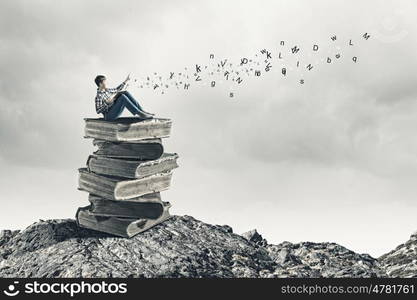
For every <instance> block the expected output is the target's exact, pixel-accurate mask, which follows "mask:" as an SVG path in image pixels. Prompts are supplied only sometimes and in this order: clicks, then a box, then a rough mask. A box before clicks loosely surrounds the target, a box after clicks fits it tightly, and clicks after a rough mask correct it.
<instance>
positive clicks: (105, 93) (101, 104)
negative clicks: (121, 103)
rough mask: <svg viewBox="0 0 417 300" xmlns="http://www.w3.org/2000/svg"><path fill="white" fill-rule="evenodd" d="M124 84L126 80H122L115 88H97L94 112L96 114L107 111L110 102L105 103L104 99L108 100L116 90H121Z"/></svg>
mask: <svg viewBox="0 0 417 300" xmlns="http://www.w3.org/2000/svg"><path fill="white" fill-rule="evenodd" d="M125 85H126V82H123V83H122V84H120V85H119V86H118V87H117V88H108V89H105V90H100V89H97V95H96V112H97V113H98V114H101V113H103V114H104V113H106V112H108V110H109V108H110V106H112V104H107V103H106V100H109V99H111V98H113V97H114V96H115V95H116V94H117V93H118V92H120V91H121V90H123V88H124V87H125Z"/></svg>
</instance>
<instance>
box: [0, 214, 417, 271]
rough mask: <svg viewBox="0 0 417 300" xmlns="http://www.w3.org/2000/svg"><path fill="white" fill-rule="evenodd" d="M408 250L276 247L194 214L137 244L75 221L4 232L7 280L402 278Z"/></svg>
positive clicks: (1, 267) (1, 249)
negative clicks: (377, 252) (377, 254)
mask: <svg viewBox="0 0 417 300" xmlns="http://www.w3.org/2000/svg"><path fill="white" fill-rule="evenodd" d="M407 243H408V242H407ZM407 243H406V244H405V245H408V244H407ZM412 243H413V245H415V244H414V243H415V240H413V242H412ZM405 247H408V248H407V249H409V250H407V251H405V252H404V251H402V249H403V245H401V246H400V249H399V248H397V250H396V251H398V250H401V251H400V253H401V255H403V256H404V257H403V256H401V258H399V259H398V260H397V259H395V260H394V259H393V258H391V257H392V255H391V254H390V253H389V254H387V255H386V256H383V257H382V258H380V261H378V260H376V259H374V258H372V257H371V256H369V255H367V254H357V253H355V252H353V251H350V250H349V249H346V248H345V247H342V246H340V245H338V244H335V243H311V242H303V243H297V244H293V243H290V242H283V243H281V244H278V245H270V244H268V243H267V242H266V240H265V239H264V238H262V236H261V235H260V234H259V233H258V232H257V231H256V230H252V231H251V232H249V233H245V234H244V236H240V235H237V234H234V233H233V230H232V228H231V227H230V226H227V225H224V226H219V225H210V224H206V223H203V222H201V221H198V220H196V219H194V218H193V217H190V216H174V217H173V218H172V219H170V220H168V221H166V222H164V223H162V224H160V225H158V226H155V227H153V228H151V229H149V230H148V231H146V232H144V233H142V234H139V235H137V236H135V237H134V238H131V239H125V238H119V237H114V236H111V235H108V234H104V233H100V232H95V231H92V230H88V229H83V228H79V227H78V226H77V225H76V223H75V221H74V220H71V219H65V220H46V221H39V222H37V223H34V224H32V225H31V226H29V227H28V228H26V229H25V230H23V231H10V230H4V231H1V232H0V277H41V278H43V277H224V278H230V277H255V278H256V277H265V278H272V277H381V276H383V277H386V276H387V273H386V272H385V270H388V274H390V275H394V276H396V275H398V276H399V274H405V273H401V271H399V269H400V268H401V267H402V266H403V265H404V264H407V266H410V264H412V259H413V257H414V259H415V252H412V251H413V250H412V249H415V246H412V245H411V244H410V245H408V246H405ZM413 247H414V248H413ZM395 253H397V252H395ZM413 255H414V256H413ZM394 256H395V257H398V255H397V254H394ZM405 256H407V258H406V257H405ZM403 263H404V264H403ZM406 270H407V272H406V274H408V276H410V277H411V276H416V274H417V272H416V270H415V269H412V268H407V269H406ZM413 270H414V271H413ZM413 272H414V273H413Z"/></svg>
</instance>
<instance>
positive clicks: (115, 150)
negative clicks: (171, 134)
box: [93, 139, 164, 160]
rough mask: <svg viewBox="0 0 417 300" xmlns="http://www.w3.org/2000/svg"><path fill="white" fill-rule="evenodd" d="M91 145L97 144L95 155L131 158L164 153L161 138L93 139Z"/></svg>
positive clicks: (141, 158) (142, 157)
mask: <svg viewBox="0 0 417 300" xmlns="http://www.w3.org/2000/svg"><path fill="white" fill-rule="evenodd" d="M93 145H94V146H97V148H98V149H97V150H96V151H95V152H94V154H95V155H100V156H106V157H114V158H131V159H140V160H148V159H158V158H160V157H161V156H162V154H163V153H164V146H163V145H162V140H161V139H147V140H139V141H132V142H109V141H104V140H98V139H94V140H93Z"/></svg>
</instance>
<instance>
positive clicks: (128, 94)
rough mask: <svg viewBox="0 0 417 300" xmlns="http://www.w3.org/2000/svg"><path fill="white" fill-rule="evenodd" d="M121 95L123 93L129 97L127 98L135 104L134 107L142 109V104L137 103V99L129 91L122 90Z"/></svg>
mask: <svg viewBox="0 0 417 300" xmlns="http://www.w3.org/2000/svg"><path fill="white" fill-rule="evenodd" d="M121 94H122V95H125V96H126V97H127V98H129V100H130V101H131V102H132V103H133V104H134V105H136V107H137V108H138V109H140V110H143V108H142V106H141V105H140V104H139V102H138V101H136V99H135V98H134V97H133V96H132V94H131V93H129V92H128V91H123V92H121Z"/></svg>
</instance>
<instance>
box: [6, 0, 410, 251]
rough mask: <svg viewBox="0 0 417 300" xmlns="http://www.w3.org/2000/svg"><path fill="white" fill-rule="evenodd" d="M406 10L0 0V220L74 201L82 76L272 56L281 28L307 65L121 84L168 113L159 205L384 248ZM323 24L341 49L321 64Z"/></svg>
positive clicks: (399, 146)
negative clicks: (252, 74) (220, 81)
mask: <svg viewBox="0 0 417 300" xmlns="http://www.w3.org/2000/svg"><path fill="white" fill-rule="evenodd" d="M416 13H417V4H416V3H415V1H412V0H410V1H371V0H368V1H362V2H361V3H360V4H354V3H352V1H334V0H332V1H307V0H305V1H294V0H286V1H237V0H236V1H209V0H206V1H106V0H101V1H57V0H50V1H40V0H38V1H17V0H13V1H11V0H10V1H8V0H3V1H1V3H0V140H1V143H0V176H1V177H0V178H1V180H0V190H1V193H0V201H1V205H2V206H1V214H0V228H10V229H17V228H19V229H22V228H24V227H25V226H27V225H29V224H31V223H32V222H35V221H37V220H38V219H49V218H72V217H74V214H75V211H76V209H77V207H79V206H84V205H87V203H88V202H87V194H86V193H83V192H80V191H77V168H78V167H81V166H83V165H84V164H85V161H86V158H87V156H88V154H89V153H91V152H92V151H93V150H94V148H93V146H92V144H91V140H85V139H83V118H84V117H94V116H95V111H94V102H93V99H94V95H95V87H94V83H93V78H94V76H95V75H96V74H98V73H103V74H106V75H107V76H108V77H109V80H108V81H109V83H110V84H111V85H116V84H118V83H120V82H121V81H122V80H123V79H124V77H125V76H126V74H127V73H128V72H132V76H133V77H139V76H146V75H148V74H151V73H153V72H158V73H168V72H169V71H181V70H182V69H183V68H184V67H185V66H191V67H192V66H193V65H194V64H195V63H201V64H204V63H205V62H207V60H208V56H209V54H210V53H215V55H216V57H218V58H228V59H230V60H236V61H238V60H239V59H240V58H241V57H242V56H247V55H251V54H253V53H255V52H257V51H258V50H260V49H262V48H269V49H271V50H272V52H273V55H274V54H277V49H278V48H279V42H280V41H281V40H285V41H286V42H287V43H288V44H297V45H300V46H302V47H304V48H302V53H300V54H299V57H300V58H301V59H302V60H303V62H310V61H311V62H312V63H315V64H316V67H315V68H314V70H312V71H311V72H309V73H308V74H302V72H301V71H297V70H294V72H293V73H291V72H290V73H289V75H288V76H287V78H283V77H282V76H280V75H279V73H270V74H268V75H265V76H262V77H261V78H257V79H254V78H252V79H249V78H248V79H247V80H246V81H245V82H244V84H242V86H240V87H239V88H238V89H236V88H234V91H235V92H236V97H235V98H229V97H228V92H229V90H230V89H231V87H230V86H227V85H225V84H224V85H218V86H216V87H215V88H210V87H208V86H201V87H194V88H191V89H190V90H189V91H186V92H185V91H182V90H181V91H170V92H168V93H167V94H165V95H160V94H156V93H153V92H151V91H148V90H141V89H138V88H135V87H133V88H132V89H131V91H132V92H133V93H134V94H135V95H136V96H137V97H138V98H139V100H140V101H142V103H143V105H144V106H145V108H146V109H147V110H149V111H153V112H156V113H157V114H158V115H159V116H162V117H169V118H172V119H173V131H172V136H171V137H170V138H169V139H167V140H166V150H167V151H169V152H177V153H178V154H179V155H180V161H179V162H180V165H181V166H180V168H179V169H177V170H176V171H175V173H174V177H173V185H172V188H171V189H170V190H169V191H167V192H164V193H163V199H164V200H166V201H170V202H172V204H173V208H172V212H173V213H174V214H188V215H192V216H194V217H195V218H197V219H200V220H203V221H205V222H209V223H216V224H229V225H231V226H232V227H233V228H234V230H235V232H238V233H241V232H244V231H247V230H250V229H253V228H257V229H258V231H259V232H261V233H262V234H263V235H264V237H266V238H267V239H268V241H270V242H273V243H279V242H281V241H284V240H288V241H292V242H298V241H316V242H320V241H334V242H337V243H340V244H342V245H344V246H347V247H348V248H350V249H352V250H355V251H358V252H367V253H370V254H371V255H373V256H379V255H380V254H382V253H384V252H387V251H389V250H391V249H392V248H394V247H395V246H397V245H398V244H399V243H402V242H404V241H405V240H406V239H408V237H409V235H410V234H411V233H412V232H414V231H415V230H417V218H416V212H417V201H416V196H417V185H416V178H417V141H416V132H415V131H416V128H417V104H416V97H417V89H416V82H417V75H416V70H417V59H416V53H417V41H416V36H417V35H416V33H417V32H416V31H417V30H416V29H417V26H416V24H415V17H416ZM364 32H369V33H370V34H371V35H372V36H371V38H370V39H369V40H368V41H364V39H363V38H362V37H361V36H362V34H363V33H364ZM334 34H336V35H337V36H338V41H337V46H339V47H340V52H341V54H342V58H341V59H340V60H339V61H338V62H337V63H334V64H331V65H325V64H323V63H322V62H321V59H322V58H326V57H327V55H333V54H334V53H333V52H334V48H331V47H329V45H330V43H329V37H330V36H331V35H334ZM349 39H353V43H354V46H353V47H352V46H351V47H348V45H347V43H348V41H349ZM313 44H318V45H320V47H321V48H320V51H319V52H318V53H312V51H310V50H309V49H310V47H311V46H312V45H313ZM332 51H333V52H332ZM352 56H358V58H359V60H358V62H357V63H356V64H355V63H353V62H352V60H351V57H352ZM282 63H284V64H285V63H288V64H289V63H290V61H286V62H281V64H282ZM274 66H275V70H277V68H278V62H275V65H274ZM300 77H303V78H305V80H306V84H304V85H300V84H299V83H298V79H299V78H300Z"/></svg>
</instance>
